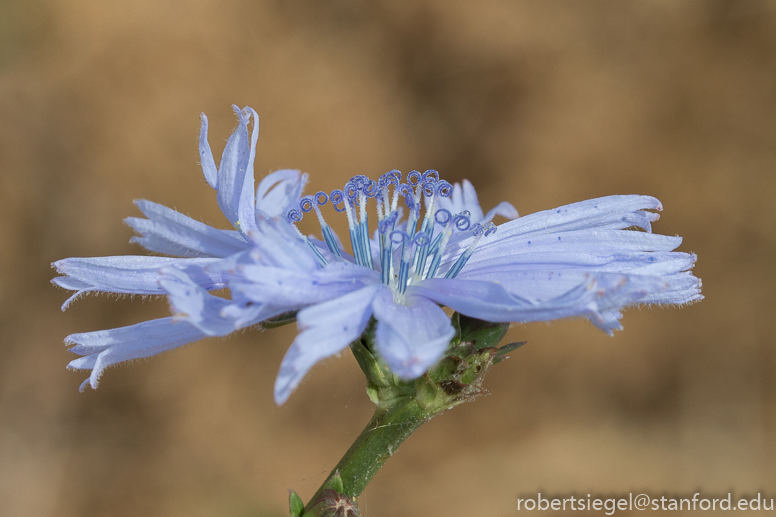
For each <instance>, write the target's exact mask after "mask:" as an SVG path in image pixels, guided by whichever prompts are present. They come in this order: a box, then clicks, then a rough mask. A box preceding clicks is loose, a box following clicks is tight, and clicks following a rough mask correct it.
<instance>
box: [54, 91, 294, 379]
mask: <svg viewBox="0 0 776 517" xmlns="http://www.w3.org/2000/svg"><path fill="white" fill-rule="evenodd" d="M233 109H234V111H235V113H236V114H237V118H238V125H237V128H236V129H235V131H234V133H232V135H231V137H230V138H229V140H228V141H227V144H226V146H225V148H224V152H223V155H222V157H221V162H220V167H218V168H217V167H216V164H215V160H214V159H213V154H212V152H211V150H210V145H209V144H208V141H207V129H208V123H207V117H206V116H205V115H204V114H202V115H201V120H202V128H201V131H200V142H199V152H200V157H201V163H202V170H203V172H204V175H205V179H206V180H207V182H208V184H209V185H210V186H211V187H212V188H214V189H215V190H216V191H217V199H218V204H219V206H220V207H221V210H222V211H223V213H224V215H225V216H226V218H227V219H228V220H229V222H230V223H232V225H233V226H234V228H235V230H219V229H216V228H213V227H211V226H208V225H207V224H204V223H201V222H199V221H196V220H194V219H191V218H190V217H187V216H185V215H183V214H181V213H179V212H176V211H175V210H172V209H170V208H167V207H165V206H162V205H159V204H156V203H153V202H151V201H146V200H144V199H142V200H138V201H136V204H137V206H138V208H140V210H141V211H142V212H143V214H144V215H145V216H146V218H145V219H144V218H137V217H129V218H127V219H126V223H127V224H128V225H129V226H131V227H132V228H133V229H134V230H135V231H136V232H137V233H138V234H139V236H137V237H133V238H132V242H136V243H138V244H140V245H142V246H144V247H145V248H146V249H148V250H150V251H153V252H157V253H163V254H166V255H174V256H176V258H173V257H156V256H120V257H92V258H68V259H64V260H60V261H57V262H55V263H54V264H53V266H54V267H55V268H56V269H57V271H58V272H59V273H61V274H63V275H65V276H61V277H57V278H55V279H53V280H52V282H53V283H54V284H56V285H58V286H60V287H64V288H65V289H69V290H73V291H75V294H73V295H72V296H71V297H70V298H68V299H67V301H65V303H64V304H63V305H62V310H65V309H66V308H67V307H68V306H69V305H70V303H72V302H73V301H74V300H75V299H76V298H78V297H79V296H81V295H83V294H85V293H90V292H107V293H118V294H142V295H164V294H166V291H165V289H164V287H163V286H162V285H161V284H160V281H161V280H162V278H163V277H162V275H161V274H160V270H161V269H162V268H166V269H167V270H174V271H181V272H184V273H185V274H186V275H187V277H188V278H189V279H190V280H191V281H192V282H194V283H195V284H196V285H197V286H199V287H201V288H203V289H207V290H211V289H221V288H224V287H226V285H227V281H226V278H225V276H224V274H223V273H219V272H217V271H210V270H209V267H210V266H213V265H214V264H216V263H217V262H218V261H219V260H221V259H222V258H223V257H227V256H231V255H234V254H235V253H239V252H241V251H244V250H247V249H249V248H250V246H251V245H250V240H249V238H248V233H249V232H250V231H251V230H253V229H255V228H256V220H257V217H259V216H261V217H273V216H278V215H281V214H285V213H286V212H287V211H288V210H289V208H291V207H292V206H297V205H298V203H299V198H300V195H301V192H302V189H303V188H304V185H305V184H306V183H307V174H301V173H300V172H299V171H296V170H280V171H276V172H273V173H271V174H269V175H268V176H266V177H265V178H264V179H263V180H262V181H261V182H260V183H259V186H258V188H257V190H256V192H255V195H254V179H253V162H254V158H255V148H256V140H257V138H258V133H259V119H258V115H257V114H256V112H255V111H254V110H252V109H251V108H245V109H243V110H240V109H239V108H237V107H236V106H233ZM251 119H252V126H253V127H252V128H251V129H250V131H249V125H250V124H251ZM250 323H251V324H252V323H254V322H250ZM205 336H206V334H204V333H203V332H201V331H200V330H198V329H197V328H196V327H195V326H192V325H191V324H189V323H186V322H179V321H173V319H172V318H163V319H158V320H153V321H147V322H144V323H140V324H138V325H133V326H131V327H125V328H121V329H112V330H106V331H100V332H90V333H86V334H73V335H71V336H68V337H67V338H66V343H70V344H73V345H75V346H73V348H71V351H73V352H75V353H78V354H81V355H83V356H84V357H81V358H78V359H76V360H74V361H72V362H71V363H70V365H69V367H70V368H74V369H90V370H92V375H91V377H90V379H87V380H90V381H91V385H92V387H96V386H97V382H98V379H99V376H100V373H101V372H102V370H103V369H104V368H105V367H106V366H109V365H112V364H115V363H118V362H122V361H126V360H130V359H137V358H143V357H150V356H152V355H156V354H158V353H160V352H162V351H164V350H169V349H170V348H174V347H177V346H181V345H184V344H186V343H190V342H192V341H196V340H199V339H202V338H203V337H205ZM84 386H85V384H83V385H82V386H81V389H83V388H84Z"/></svg>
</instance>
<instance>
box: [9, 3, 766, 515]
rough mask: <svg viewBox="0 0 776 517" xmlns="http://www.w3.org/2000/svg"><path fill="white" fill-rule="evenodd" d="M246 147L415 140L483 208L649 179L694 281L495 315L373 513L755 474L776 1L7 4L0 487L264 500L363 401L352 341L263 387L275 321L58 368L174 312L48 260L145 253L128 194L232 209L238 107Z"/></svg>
mask: <svg viewBox="0 0 776 517" xmlns="http://www.w3.org/2000/svg"><path fill="white" fill-rule="evenodd" d="M232 103H234V104H238V105H240V106H244V105H250V106H253V107H254V108H255V109H256V110H257V111H258V112H259V114H260V116H261V135H260V138H259V144H258V156H257V161H256V174H257V176H259V177H261V176H263V175H265V174H266V173H268V172H270V171H272V170H276V169H280V168H299V169H302V170H304V171H307V172H309V173H310V174H311V185H310V188H309V189H308V191H309V192H314V191H316V190H331V189H333V188H336V187H340V186H341V185H342V184H344V182H345V181H346V180H347V179H348V178H349V177H350V176H352V175H354V174H367V175H370V176H372V177H376V176H378V175H379V174H382V173H384V172H386V171H388V170H390V169H393V168H399V169H401V170H403V171H405V172H407V171H409V170H411V169H420V170H425V169H427V168H434V169H437V170H439V171H440V172H441V174H442V176H443V177H444V178H446V179H448V180H449V181H451V182H452V181H460V180H461V179H463V178H469V179H470V180H472V181H473V182H474V183H475V185H476V187H477V188H478V191H479V193H480V200H481V201H482V204H483V206H484V207H485V208H486V209H487V208H489V207H491V206H493V205H495V204H496V203H498V202H499V201H502V200H509V201H510V202H512V203H513V204H514V205H515V206H516V207H517V208H518V210H519V211H520V213H522V214H528V213H531V212H534V211H537V210H542V209H547V208H553V207H556V206H560V205H563V204H566V203H570V202H574V201H579V200H582V199H586V198H590V197H597V196H603V195H609V194H629V193H638V194H650V195H654V196H656V197H658V198H659V199H660V200H661V201H662V202H663V204H664V206H665V210H664V212H663V213H662V219H661V221H659V222H658V223H657V224H656V225H655V231H658V232H660V233H665V234H670V235H674V234H680V235H682V236H683V237H684V238H685V241H684V244H683V245H682V247H681V248H680V249H681V250H684V251H694V252H696V253H698V256H699V260H698V265H697V267H696V270H695V271H696V274H697V275H698V276H700V277H701V278H702V279H703V282H704V294H705V296H706V299H705V300H704V301H703V302H701V303H698V304H695V305H692V306H690V307H685V308H683V309H658V308H654V309H642V310H631V311H629V312H628V313H627V314H626V316H625V318H624V320H623V323H624V325H625V331H623V332H619V333H617V334H616V335H615V337H614V338H610V337H608V336H606V335H604V334H602V333H601V332H599V331H597V330H596V329H594V328H593V327H592V326H591V325H590V324H588V323H586V322H584V321H564V322H557V323H553V324H550V325H545V324H533V325H526V326H513V328H512V329H511V330H510V334H509V336H508V337H509V338H511V339H512V340H525V339H527V340H528V341H529V344H528V345H527V346H525V347H524V348H522V349H521V350H520V351H519V352H518V353H515V354H513V357H512V359H510V360H509V361H507V362H505V363H502V364H500V365H499V366H498V367H496V368H494V369H493V371H492V372H491V373H490V374H489V377H488V379H487V381H486V387H487V388H489V389H490V391H491V392H492V395H491V396H488V397H484V398H482V399H479V400H478V401H476V402H475V403H472V404H467V405H464V406H461V407H459V408H457V409H455V410H454V411H450V412H448V413H446V414H444V415H442V416H441V417H438V418H436V419H434V420H433V421H432V422H430V423H429V424H428V425H426V426H424V428H422V429H421V430H420V431H419V432H418V433H416V434H415V435H413V436H412V437H411V439H410V440H409V441H408V442H407V443H405V444H404V445H403V446H402V448H401V450H400V451H399V452H398V454H396V455H395V456H394V457H393V458H392V459H391V460H390V461H389V462H388V464H387V466H386V467H385V468H384V469H383V470H382V471H381V472H380V473H379V474H378V475H377V476H376V478H375V479H374V481H373V482H372V484H371V485H370V487H369V488H368V489H367V490H366V492H365V494H364V495H363V496H362V497H361V501H360V504H361V507H362V511H363V513H364V514H365V515H367V516H370V515H375V516H377V515H385V516H388V515H446V516H472V515H495V516H510V515H517V513H518V512H517V511H516V509H515V506H516V499H517V497H518V494H529V495H530V494H535V493H536V492H537V491H541V492H542V493H543V494H569V493H577V494H584V495H586V494H588V493H597V494H612V493H622V492H625V493H627V492H629V491H631V490H633V491H647V492H651V493H653V494H660V493H664V492H667V493H673V494H680V493H686V492H690V493H692V492H694V491H696V490H698V489H700V490H702V491H704V492H706V493H721V492H727V491H728V490H733V491H735V492H736V493H738V494H742V493H752V492H756V491H758V490H765V491H766V493H770V494H773V495H774V496H776V468H775V467H774V464H775V462H776V443H775V441H774V439H775V438H776V381H775V380H774V368H776V350H774V337H775V336H776V332H775V331H774V307H776V275H775V274H774V267H776V210H774V199H775V196H776V3H774V2H771V1H765V0H763V1H757V0H729V1H722V0H703V1H701V0H688V1H684V2H672V1H665V0H653V1H633V2H620V1H617V0H610V1H591V2H574V1H571V0H569V1H555V0H553V1H538V0H535V1H512V0H484V1H479V2H467V1H457V0H445V1H439V0H424V1H418V2H391V1H379V0H378V1H372V2H359V1H355V0H333V1H329V2H317V1H313V0H307V1H302V0H291V1H280V0H276V1H249V0H219V1H215V0H198V1H192V2H182V1H167V2H164V1H163V2H160V1H149V0H137V1H133V2H114V1H105V0H101V1H98V0H25V1H21V0H10V1H9V0H5V1H2V2H0V325H1V327H0V328H2V338H0V514H2V515H3V516H13V517H17V516H32V517H48V516H55V517H91V516H95V517H97V516H111V517H113V516H117V517H123V516H127V517H129V516H133V517H134V516H138V515H143V516H149V517H156V516H159V517H162V516H187V517H211V516H212V517H216V516H219V517H220V516H234V517H238V516H239V517H247V516H270V517H271V516H282V515H287V513H286V512H287V492H286V489H287V488H294V489H295V490H297V491H298V492H299V493H300V494H301V495H302V496H303V497H304V498H305V499H306V498H307V497H309V496H310V495H311V494H312V493H313V492H314V491H315V489H316V488H317V486H318V484H319V483H320V482H321V481H322V480H323V478H324V477H325V475H326V473H327V472H328V470H329V469H330V468H331V467H332V466H333V465H334V464H335V463H336V461H337V460H338V459H339V457H340V455H341V454H342V453H343V452H344V451H345V449H346V448H347V447H348V445H349V444H350V442H351V441H352V440H353V439H354V438H355V436H356V435H357V434H358V432H359V431H360V429H361V428H362V426H363V425H364V424H365V423H366V421H367V420H368V419H369V416H370V414H371V403H370V402H369V401H368V399H367V397H366V395H365V393H364V389H363V377H362V375H361V373H360V372H359V370H358V368H357V366H356V364H355V361H354V360H353V359H352V357H350V356H349V355H348V354H342V356H341V357H339V358H336V359H331V360H328V361H325V362H324V363H322V364H320V365H318V366H316V367H315V368H314V369H313V371H312V372H311V373H310V375H308V377H307V378H306V380H305V381H304V382H303V384H302V385H301V387H300V388H299V389H298V390H297V391H296V392H295V393H294V394H293V396H292V397H291V399H290V400H289V401H288V403H286V404H285V405H284V406H283V407H277V406H276V405H275V404H274V403H273V400H272V384H273V381H274V376H275V374H276V372H277V369H278V365H279V362H280V360H281V358H282V356H283V354H284V353H285V350H286V348H287V346H288V345H289V344H290V343H291V341H292V340H293V337H294V335H295V328H293V326H289V327H285V328H282V329H278V330H272V331H266V332H263V333H262V332H259V331H249V332H245V333H242V334H240V335H236V336H232V337H229V338H226V339H212V340H208V341H205V342H201V343H197V344H194V345H191V346H189V347H186V348H185V349H181V350H176V351H173V352H168V353H165V354H163V355H161V356H159V357H155V358H152V359H150V360H148V361H139V362H136V363H135V364H130V365H123V366H120V367H117V368H114V369H111V370H110V371H108V372H107V373H106V374H105V376H104V377H103V380H102V383H101V385H100V388H99V389H98V390H97V391H91V390H88V391H86V392H85V393H83V394H79V393H78V385H79V384H80V382H81V381H82V380H83V378H84V377H85V374H84V373H73V372H69V371H66V370H65V365H66V364H67V362H68V361H69V360H70V359H72V358H73V357H74V356H73V355H72V354H70V353H69V352H68V351H67V350H66V349H65V347H64V346H63V344H62V340H63V338H64V337H65V336H66V335H67V334H70V333H73V332H85V331H90V330H98V329H104V328H110V327H116V326H122V325H129V324H132V323H136V322H139V321H142V320H144V319H148V318H153V317H161V316H164V315H166V314H167V305H166V302H165V300H163V299H160V300H141V299H139V298H137V299H134V300H129V299H121V300H116V299H110V298H108V297H104V296H95V297H88V298H86V299H83V300H81V301H79V302H77V303H76V304H75V305H74V306H73V307H72V308H71V309H69V310H68V311H67V312H66V313H64V314H63V313H61V312H60V310H59V305H60V304H61V303H62V302H63V301H64V300H65V298H66V297H67V294H66V292H65V291H62V290H59V289H56V288H54V287H53V286H51V285H50V284H49V280H50V279H51V277H52V276H54V271H53V270H52V269H50V266H49V264H50V263H51V262H52V261H54V260H57V259H60V258H64V257H69V256H98V255H121V254H142V253H143V251H142V249H140V248H139V247H138V246H135V245H131V244H129V243H128V241H129V238H130V237H131V235H132V232H131V230H130V229H129V228H128V227H127V226H125V225H124V224H123V223H122V219H123V218H124V217H127V216H137V215H139V212H138V211H137V209H136V208H135V207H134V206H133V205H132V200H133V199H136V198H147V199H151V200H153V201H156V202H159V203H163V204H165V205H168V206H172V207H175V208H177V209H178V210H180V211H182V212H183V213H186V214H189V215H191V216H193V217H195V218H198V219H200V218H201V219H202V220H204V221H207V222H211V223H213V224H216V225H219V226H221V227H226V226H228V223H227V222H226V220H225V219H224V218H223V216H222V215H221V214H220V212H219V211H218V207H217V204H216V202H215V196H214V192H213V191H212V190H211V189H210V188H209V187H208V186H207V184H206V183H205V181H204V180H203V177H202V174H201V171H200V169H199V166H198V154H197V136H198V130H199V119H198V116H199V113H200V112H203V111H204V112H206V113H207V114H208V116H209V117H210V122H211V132H210V135H211V143H212V145H213V147H214V152H215V154H216V155H217V156H220V152H221V149H222V148H223V144H224V142H225V139H226V138H227V137H228V135H229V133H230V131H231V130H232V128H233V126H234V123H235V120H234V115H233V114H232V112H231V109H230V105H231V104H232Z"/></svg>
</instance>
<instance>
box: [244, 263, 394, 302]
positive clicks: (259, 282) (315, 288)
mask: <svg viewBox="0 0 776 517" xmlns="http://www.w3.org/2000/svg"><path fill="white" fill-rule="evenodd" d="M240 277H241V278H240V279H237V280H234V281H233V282H231V283H230V288H231V289H234V288H235V286H236V284H237V283H242V281H243V280H244V282H245V289H246V290H244V291H243V292H244V293H245V295H246V296H247V297H248V298H250V299H251V300H254V301H256V302H272V303H275V304H278V305H291V306H294V305H295V306H305V305H312V304H314V303H319V302H322V301H325V300H328V299H331V298H335V297H337V296H340V295H342V294H345V293H348V292H350V291H355V290H357V289H361V288H362V287H365V286H367V285H371V284H375V283H379V282H380V275H379V273H378V272H377V271H374V270H372V269H369V268H366V267H363V266H357V265H355V264H351V263H349V262H334V263H329V264H327V265H326V266H324V267H323V268H320V269H318V268H316V269H313V270H308V271H304V270H294V269H288V268H280V267H266V266H242V267H241V268H240ZM249 293H250V294H249Z"/></svg>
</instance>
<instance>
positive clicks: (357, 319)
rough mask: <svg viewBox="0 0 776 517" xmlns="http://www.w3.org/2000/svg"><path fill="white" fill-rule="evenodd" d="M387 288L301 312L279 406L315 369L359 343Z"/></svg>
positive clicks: (283, 367)
mask: <svg viewBox="0 0 776 517" xmlns="http://www.w3.org/2000/svg"><path fill="white" fill-rule="evenodd" d="M383 290H387V291H388V292H390V291H389V288H388V287H386V286H384V285H372V286H369V287H365V288H363V289H360V290H358V291H354V292H352V293H349V294H346V295H344V296H341V297H339V298H335V299H334V300H331V301H328V302H324V303H321V304H318V305H313V306H312V307H308V308H306V309H303V310H301V311H299V314H298V315H297V326H298V327H299V330H300V333H299V335H298V336H297V337H296V339H295V340H294V343H293V344H292V345H291V348H289V349H288V352H286V355H285V357H284V358H283V362H282V363H281V364H280V372H279V373H278V377H277V380H276V381H275V402H276V403H277V404H283V403H284V402H285V401H286V400H288V397H289V395H291V392H292V391H293V390H294V388H296V386H297V385H298V384H299V382H300V381H301V380H302V377H304V376H305V374H306V373H307V372H308V371H309V370H310V368H312V366H313V365H314V364H315V363H317V362H318V361H320V360H321V359H324V358H326V357H330V356H332V355H334V354H336V353H338V352H340V351H341V350H343V349H344V348H345V347H347V346H348V345H349V344H350V343H351V342H352V341H354V340H356V339H358V337H359V336H360V335H361V333H362V332H364V329H366V325H367V323H368V322H369V318H370V317H371V316H372V300H373V299H374V297H375V295H376V294H377V293H378V292H380V291H383Z"/></svg>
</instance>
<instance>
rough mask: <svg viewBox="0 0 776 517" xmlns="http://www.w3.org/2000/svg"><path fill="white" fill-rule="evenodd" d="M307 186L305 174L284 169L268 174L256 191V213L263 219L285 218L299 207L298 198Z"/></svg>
mask: <svg viewBox="0 0 776 517" xmlns="http://www.w3.org/2000/svg"><path fill="white" fill-rule="evenodd" d="M306 184H307V174H302V173H300V172H299V171H298V170H293V169H284V170H280V171H275V172H272V173H270V174H268V175H267V176H266V177H265V178H264V179H262V180H261V182H259V187H258V188H257V189H256V212H257V213H259V214H261V215H263V216H264V217H285V216H286V214H287V213H288V211H289V210H290V209H292V208H298V207H299V198H300V197H301V195H302V190H303V189H304V187H305V185H306Z"/></svg>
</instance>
